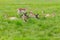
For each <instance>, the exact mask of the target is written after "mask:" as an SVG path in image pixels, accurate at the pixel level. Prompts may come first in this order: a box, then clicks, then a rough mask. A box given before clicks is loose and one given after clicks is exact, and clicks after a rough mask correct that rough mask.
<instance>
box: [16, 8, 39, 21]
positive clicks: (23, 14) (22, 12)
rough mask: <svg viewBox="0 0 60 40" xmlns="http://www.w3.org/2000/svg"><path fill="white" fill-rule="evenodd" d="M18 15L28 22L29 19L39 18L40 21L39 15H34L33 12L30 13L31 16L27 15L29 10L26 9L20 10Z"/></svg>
mask: <svg viewBox="0 0 60 40" xmlns="http://www.w3.org/2000/svg"><path fill="white" fill-rule="evenodd" d="M17 10H18V15H19V16H20V17H21V18H22V19H23V20H24V21H25V22H26V21H27V19H28V18H30V17H32V18H37V19H39V14H34V13H33V12H32V11H30V12H29V15H28V14H27V10H26V9H25V8H19V9H17Z"/></svg>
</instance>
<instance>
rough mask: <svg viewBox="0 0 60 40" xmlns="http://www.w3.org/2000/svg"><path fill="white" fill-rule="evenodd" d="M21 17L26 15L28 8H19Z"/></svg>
mask: <svg viewBox="0 0 60 40" xmlns="http://www.w3.org/2000/svg"><path fill="white" fill-rule="evenodd" d="M17 12H18V15H19V17H21V16H22V15H23V14H24V13H26V8H19V9H17Z"/></svg>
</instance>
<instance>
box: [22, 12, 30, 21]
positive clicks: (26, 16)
mask: <svg viewBox="0 0 60 40" xmlns="http://www.w3.org/2000/svg"><path fill="white" fill-rule="evenodd" d="M28 18H29V17H28V15H27V13H24V14H23V15H22V19H23V20H24V21H25V22H27V19H28Z"/></svg>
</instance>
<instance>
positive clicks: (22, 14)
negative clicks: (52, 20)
mask: <svg viewBox="0 0 60 40" xmlns="http://www.w3.org/2000/svg"><path fill="white" fill-rule="evenodd" d="M17 12H18V13H17V14H18V16H19V18H22V19H23V20H24V21H25V22H26V21H27V19H28V18H36V19H39V18H40V16H39V14H34V13H33V12H32V11H30V12H27V9H25V8H18V9H17ZM28 14H29V15H28ZM42 14H43V15H42V16H44V17H55V15H56V14H55V13H52V14H49V13H48V14H45V13H44V11H42ZM7 16H8V15H7ZM7 16H6V15H5V16H4V17H5V18H7ZM8 18H9V19H10V20H15V19H17V17H8Z"/></svg>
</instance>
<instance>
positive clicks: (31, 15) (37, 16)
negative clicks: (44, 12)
mask: <svg viewBox="0 0 60 40" xmlns="http://www.w3.org/2000/svg"><path fill="white" fill-rule="evenodd" d="M29 17H33V18H37V19H38V18H39V14H33V12H32V11H30V12H29Z"/></svg>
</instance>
